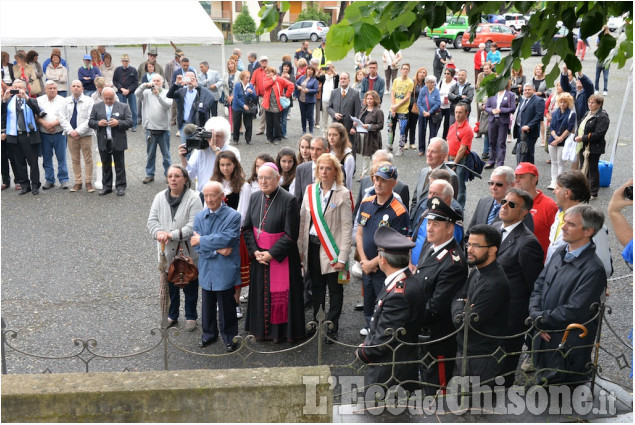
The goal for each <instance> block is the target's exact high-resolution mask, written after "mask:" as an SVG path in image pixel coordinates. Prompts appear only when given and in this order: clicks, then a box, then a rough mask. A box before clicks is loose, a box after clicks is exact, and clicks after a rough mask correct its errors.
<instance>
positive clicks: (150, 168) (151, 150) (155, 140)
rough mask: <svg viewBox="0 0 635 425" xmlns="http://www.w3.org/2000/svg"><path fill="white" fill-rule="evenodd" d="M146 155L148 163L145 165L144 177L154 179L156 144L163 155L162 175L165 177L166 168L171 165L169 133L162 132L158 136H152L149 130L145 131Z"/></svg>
mask: <svg viewBox="0 0 635 425" xmlns="http://www.w3.org/2000/svg"><path fill="white" fill-rule="evenodd" d="M146 143H147V144H146V153H147V154H148V162H147V163H146V176H151V177H154V169H155V162H156V158H157V144H158V145H159V148H160V149H161V154H162V155H163V175H165V176H167V174H168V168H170V164H172V160H171V159H170V132H169V131H168V130H165V131H162V132H161V134H160V135H156V136H153V135H152V133H151V131H150V130H146Z"/></svg>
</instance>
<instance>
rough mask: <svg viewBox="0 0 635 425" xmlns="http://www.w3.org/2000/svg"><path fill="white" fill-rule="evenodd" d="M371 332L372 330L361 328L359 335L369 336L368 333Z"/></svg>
mask: <svg viewBox="0 0 635 425" xmlns="http://www.w3.org/2000/svg"><path fill="white" fill-rule="evenodd" d="M369 331H370V329H368V328H361V329H360V330H359V334H360V335H361V336H366V335H368V332H369Z"/></svg>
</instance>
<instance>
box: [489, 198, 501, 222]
mask: <svg viewBox="0 0 635 425" xmlns="http://www.w3.org/2000/svg"><path fill="white" fill-rule="evenodd" d="M500 209H501V204H499V203H498V202H496V201H494V205H492V209H491V210H490V211H489V215H488V216H487V224H492V222H493V221H494V220H495V219H496V217H497V216H498V211H499V210H500Z"/></svg>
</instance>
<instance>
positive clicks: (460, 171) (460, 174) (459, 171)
mask: <svg viewBox="0 0 635 425" xmlns="http://www.w3.org/2000/svg"><path fill="white" fill-rule="evenodd" d="M459 164H461V165H465V157H463V158H462V159H461V161H459ZM455 171H456V177H457V178H458V179H459V194H458V196H457V197H456V200H457V202H458V203H459V204H461V208H463V209H465V200H466V198H467V195H466V193H465V174H466V173H469V171H466V170H465V168H463V167H456V170H455Z"/></svg>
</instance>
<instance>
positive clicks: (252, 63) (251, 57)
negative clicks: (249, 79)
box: [247, 52, 260, 75]
mask: <svg viewBox="0 0 635 425" xmlns="http://www.w3.org/2000/svg"><path fill="white" fill-rule="evenodd" d="M257 58H258V55H256V52H249V53H247V63H248V65H247V71H249V73H250V74H252V75H253V73H254V71H255V70H256V69H258V68H260V63H259V62H258V61H257V60H256V59H257Z"/></svg>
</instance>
